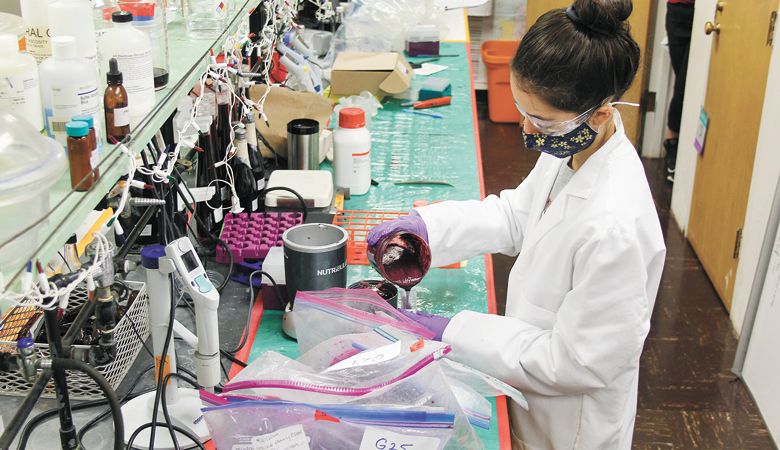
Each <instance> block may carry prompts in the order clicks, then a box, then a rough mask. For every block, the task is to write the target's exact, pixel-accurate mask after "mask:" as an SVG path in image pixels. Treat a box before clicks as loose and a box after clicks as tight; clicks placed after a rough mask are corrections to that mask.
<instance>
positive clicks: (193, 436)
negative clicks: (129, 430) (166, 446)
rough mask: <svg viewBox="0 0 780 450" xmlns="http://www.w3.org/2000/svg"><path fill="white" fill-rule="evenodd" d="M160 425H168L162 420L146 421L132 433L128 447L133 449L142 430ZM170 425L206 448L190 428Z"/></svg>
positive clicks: (203, 449)
mask: <svg viewBox="0 0 780 450" xmlns="http://www.w3.org/2000/svg"><path fill="white" fill-rule="evenodd" d="M158 426H166V424H164V423H162V422H149V423H145V424H143V425H141V426H140V427H138V428H137V429H136V430H135V431H134V432H133V434H131V435H130V439H128V440H127V448H128V449H131V448H132V447H133V442H135V440H136V438H137V437H138V435H139V434H141V432H142V431H144V430H145V429H147V428H152V429H154V427H158ZM169 426H170V427H171V428H172V429H173V430H174V431H178V432H179V433H181V434H183V435H184V436H186V437H187V439H189V440H191V441H192V442H194V443H195V445H196V446H197V447H198V448H199V449H201V450H206V447H204V446H203V444H201V443H200V439H198V437H197V436H195V435H194V434H192V433H190V432H189V431H188V430H185V429H184V428H181V427H179V426H177V425H169Z"/></svg>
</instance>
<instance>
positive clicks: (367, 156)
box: [352, 150, 371, 175]
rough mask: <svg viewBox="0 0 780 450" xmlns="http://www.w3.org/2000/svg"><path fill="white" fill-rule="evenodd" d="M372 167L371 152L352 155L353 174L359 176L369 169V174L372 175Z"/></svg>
mask: <svg viewBox="0 0 780 450" xmlns="http://www.w3.org/2000/svg"><path fill="white" fill-rule="evenodd" d="M370 167H371V150H368V151H366V152H358V153H353V154H352V173H353V174H355V175H358V174H359V173H362V172H363V171H364V170H366V169H367V168H368V169H369V174H370V173H371V171H370Z"/></svg>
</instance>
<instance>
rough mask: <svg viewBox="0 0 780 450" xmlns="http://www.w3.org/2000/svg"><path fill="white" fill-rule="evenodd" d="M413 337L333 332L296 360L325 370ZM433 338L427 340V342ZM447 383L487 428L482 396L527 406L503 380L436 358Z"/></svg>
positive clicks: (381, 331)
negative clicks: (338, 333)
mask: <svg viewBox="0 0 780 450" xmlns="http://www.w3.org/2000/svg"><path fill="white" fill-rule="evenodd" d="M410 339H414V337H413V336H411V335H409V334H407V333H403V332H400V331H398V330H394V329H392V328H390V327H379V328H375V329H374V330H373V331H372V332H370V333H359V334H350V335H343V336H336V337H334V338H331V339H328V340H327V341H325V342H323V343H322V344H320V345H317V346H316V347H314V348H312V349H311V350H309V351H308V352H306V353H304V354H303V355H301V356H300V357H299V358H298V359H297V361H298V362H299V363H302V364H304V365H306V366H307V367H309V368H311V369H314V370H315V371H322V370H325V369H327V368H329V367H331V366H333V365H334V364H337V363H338V362H340V361H342V360H344V359H347V358H349V357H352V356H354V355H356V354H359V353H360V352H363V351H366V350H372V349H376V348H378V347H382V346H386V345H388V344H390V343H393V342H396V341H399V340H404V341H408V340H410ZM431 344H434V342H426V345H431ZM437 363H439V364H440V365H441V369H442V371H443V373H444V375H445V376H446V379H447V382H448V383H449V384H450V387H451V388H452V391H453V393H454V394H455V397H456V398H457V400H458V403H459V404H460V406H461V408H462V409H463V411H464V413H465V414H466V416H467V417H468V419H469V422H471V424H472V425H474V426H477V427H481V428H488V427H489V425H490V420H491V418H492V413H493V408H492V405H491V404H490V402H489V401H487V400H486V399H485V397H497V396H500V395H506V396H507V397H510V398H511V399H512V400H514V401H515V402H517V403H518V404H519V405H521V406H522V407H523V408H525V409H528V403H527V401H526V399H525V396H523V394H522V393H521V392H520V391H518V390H517V389H515V388H513V387H512V386H510V385H508V384H506V383H504V382H503V381H501V380H499V379H497V378H494V377H492V376H490V375H487V374H485V373H483V372H481V371H479V370H477V369H474V368H472V367H470V366H467V365H465V364H461V363H459V362H456V361H452V360H450V359H448V358H447V356H445V357H444V358H442V359H440V360H438V361H437Z"/></svg>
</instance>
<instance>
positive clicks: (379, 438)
mask: <svg viewBox="0 0 780 450" xmlns="http://www.w3.org/2000/svg"><path fill="white" fill-rule="evenodd" d="M440 442H441V440H440V439H439V438H435V437H428V436H410V435H405V434H398V433H393V432H392V431H388V430H382V429H379V428H371V427H366V431H365V433H363V440H362V441H360V450H435V449H437V448H439V443H440Z"/></svg>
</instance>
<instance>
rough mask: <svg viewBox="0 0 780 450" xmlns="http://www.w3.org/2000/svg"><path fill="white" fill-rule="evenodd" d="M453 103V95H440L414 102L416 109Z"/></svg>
mask: <svg viewBox="0 0 780 450" xmlns="http://www.w3.org/2000/svg"><path fill="white" fill-rule="evenodd" d="M451 103H452V97H449V96H448V97H439V98H432V99H430V100H424V101H421V102H417V103H415V104H414V109H426V108H433V107H436V106H446V105H449V104H451Z"/></svg>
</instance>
